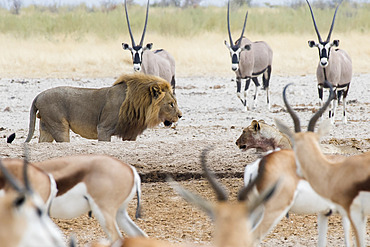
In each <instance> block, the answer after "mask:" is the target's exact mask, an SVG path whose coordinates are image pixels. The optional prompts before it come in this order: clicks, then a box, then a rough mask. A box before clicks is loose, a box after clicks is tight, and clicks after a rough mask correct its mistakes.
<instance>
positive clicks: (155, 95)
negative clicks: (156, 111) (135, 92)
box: [149, 84, 162, 99]
mask: <svg viewBox="0 0 370 247" xmlns="http://www.w3.org/2000/svg"><path fill="white" fill-rule="evenodd" d="M149 90H150V94H151V95H152V97H153V98H155V99H157V98H158V97H159V95H160V94H161V93H162V90H161V88H160V86H159V85H158V84H155V85H152V86H150V89H149Z"/></svg>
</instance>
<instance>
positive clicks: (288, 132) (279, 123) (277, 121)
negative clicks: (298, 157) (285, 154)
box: [274, 118, 294, 141]
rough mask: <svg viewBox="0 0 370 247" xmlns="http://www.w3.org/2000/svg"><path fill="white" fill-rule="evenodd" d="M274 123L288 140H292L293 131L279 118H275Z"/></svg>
mask: <svg viewBox="0 0 370 247" xmlns="http://www.w3.org/2000/svg"><path fill="white" fill-rule="evenodd" d="M274 120H275V124H276V127H277V128H278V129H279V130H280V131H281V132H282V133H284V134H286V135H287V136H288V137H289V138H290V140H292V141H293V140H294V132H293V131H292V130H291V129H290V128H289V127H288V126H287V125H286V124H285V123H283V122H282V121H281V120H280V119H278V118H275V119H274Z"/></svg>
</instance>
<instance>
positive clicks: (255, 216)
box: [249, 178, 282, 228]
mask: <svg viewBox="0 0 370 247" xmlns="http://www.w3.org/2000/svg"><path fill="white" fill-rule="evenodd" d="M281 181H282V178H279V179H278V180H277V181H276V182H275V183H274V184H273V185H271V186H270V187H269V188H267V189H266V190H265V191H263V192H262V193H261V194H260V195H259V196H258V197H257V198H255V199H253V201H252V202H251V204H250V205H249V218H250V220H251V223H252V228H255V227H256V226H258V225H259V223H260V222H261V221H262V218H263V215H264V212H265V207H264V205H265V203H266V202H268V200H270V199H271V197H272V196H273V195H274V194H275V192H276V189H277V188H278V187H279V185H280V184H281Z"/></svg>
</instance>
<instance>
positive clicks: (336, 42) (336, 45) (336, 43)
mask: <svg viewBox="0 0 370 247" xmlns="http://www.w3.org/2000/svg"><path fill="white" fill-rule="evenodd" d="M332 45H333V46H335V47H338V46H339V39H335V40H333V43H332Z"/></svg>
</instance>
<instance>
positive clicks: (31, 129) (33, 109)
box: [26, 97, 38, 142]
mask: <svg viewBox="0 0 370 247" xmlns="http://www.w3.org/2000/svg"><path fill="white" fill-rule="evenodd" d="M36 100H37V97H36V98H35V99H34V100H33V102H32V105H31V110H30V125H29V127H28V136H27V139H26V142H30V141H31V138H32V136H33V132H34V131H35V123H36V112H37V110H38V109H37V107H36Z"/></svg>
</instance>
